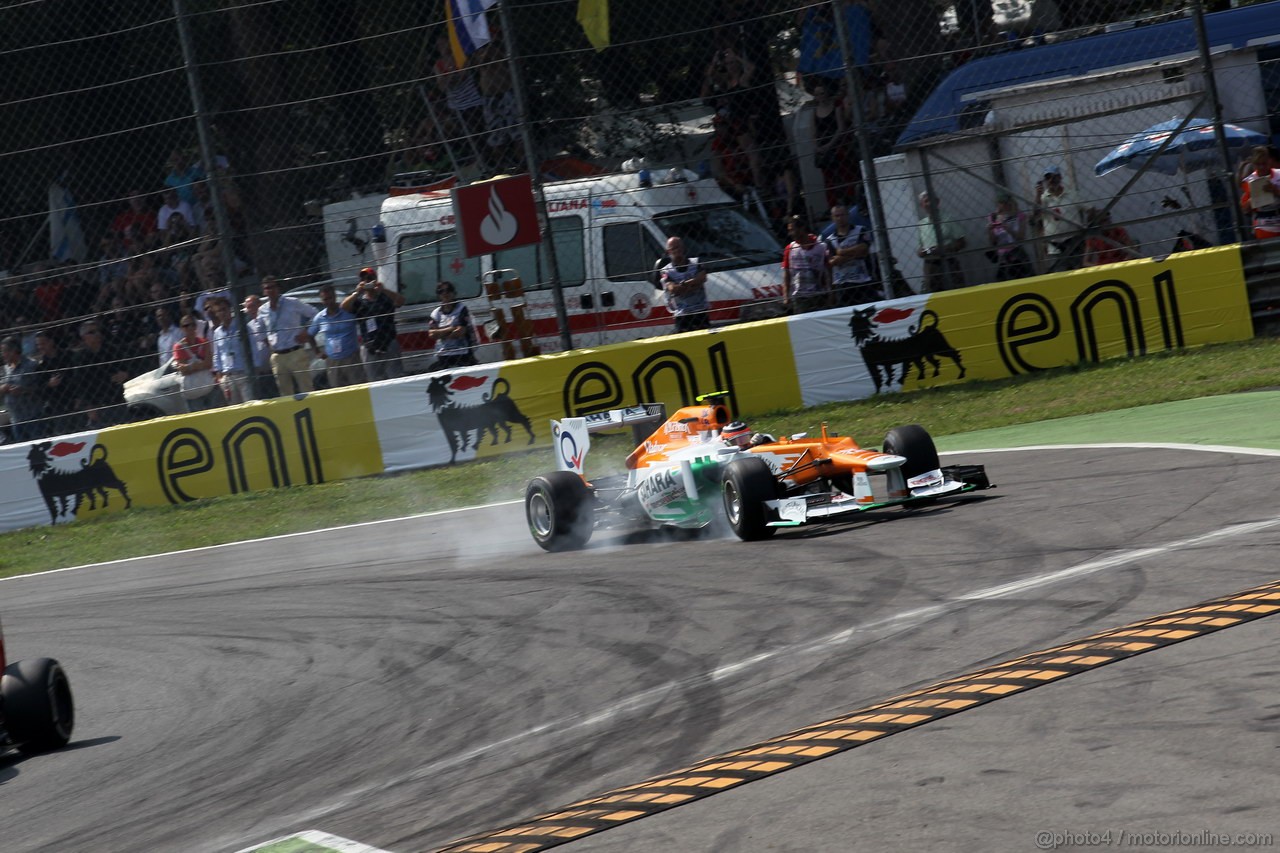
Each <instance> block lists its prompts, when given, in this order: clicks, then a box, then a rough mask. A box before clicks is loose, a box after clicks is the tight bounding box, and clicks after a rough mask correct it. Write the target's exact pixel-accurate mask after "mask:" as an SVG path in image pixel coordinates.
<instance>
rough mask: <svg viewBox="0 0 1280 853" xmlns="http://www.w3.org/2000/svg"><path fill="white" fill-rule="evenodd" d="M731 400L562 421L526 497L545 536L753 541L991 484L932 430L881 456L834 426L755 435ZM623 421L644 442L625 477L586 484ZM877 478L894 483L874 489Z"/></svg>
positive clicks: (560, 547)
mask: <svg viewBox="0 0 1280 853" xmlns="http://www.w3.org/2000/svg"><path fill="white" fill-rule="evenodd" d="M726 396H727V395H725V394H723V393H715V394H707V395H704V396H702V397H699V398H698V400H697V402H698V405H696V406H686V407H684V408H682V409H680V410H679V411H677V412H676V413H675V414H674V415H673V416H672V417H670V418H667V417H666V415H665V411H664V407H663V406H662V405H661V404H653V403H649V404H644V405H640V406H633V407H631V408H626V409H613V410H611V411H608V412H599V413H597V414H593V415H589V416H587V417H585V418H566V419H565V420H563V421H552V422H551V431H552V437H553V441H554V444H555V451H556V457H557V461H558V463H559V469H560V470H557V471H553V472H551V473H549V474H546V475H544V476H541V477H535V478H534V479H533V480H532V481H531V482H530V483H529V486H528V488H527V489H526V490H525V499H524V502H525V515H526V517H527V518H528V521H529V531H530V532H531V533H532V534H533V538H534V541H536V542H537V543H538V544H539V545H540V546H541V547H542V548H544V549H545V550H547V551H564V550H571V549H575V548H581V547H582V546H583V545H585V544H586V543H587V540H589V539H590V538H591V534H592V531H593V530H595V528H597V527H624V528H631V529H637V528H645V527H673V528H683V529H686V530H701V529H704V528H708V527H711V526H713V525H715V524H716V523H718V522H719V521H720V520H721V519H723V520H724V521H725V522H727V523H728V526H729V528H730V529H732V531H733V532H734V533H735V534H737V536H738V538H740V539H743V540H746V541H752V540H759V539H767V538H768V537H770V536H772V535H773V534H774V533H775V532H776V530H777V529H778V528H779V527H795V526H798V525H802V524H807V523H811V522H815V521H821V520H825V519H830V518H833V517H838V516H842V515H845V514H847V513H853V512H863V511H866V510H870V509H878V508H881V507H888V506H907V505H912V504H916V505H918V504H922V503H931V502H933V501H936V500H938V499H939V498H946V497H952V496H955V495H960V494H963V493H965V492H971V491H974V490H976V489H988V488H991V483H990V481H989V480H988V479H987V474H986V470H985V468H984V467H983V466H981V465H952V466H948V467H945V468H944V467H942V465H941V464H939V462H938V451H937V449H936V448H935V447H934V444H933V439H932V438H930V436H929V433H928V432H926V431H925V429H924V428H923V427H920V426H917V425H914V424H913V425H910V426H901V427H896V428H895V429H892V430H890V431H889V434H888V435H887V436H885V440H884V449H883V450H882V451H881V450H875V449H870V448H861V447H859V446H858V445H857V444H856V443H854V440H853V439H852V438H849V437H842V436H834V435H830V434H829V433H828V432H827V425H826V424H823V425H822V433H821V436H820V437H819V438H809V437H807V436H806V435H804V434H801V435H794V436H791V437H790V438H781V439H775V438H773V437H772V436H767V435H754V436H753V435H751V434H750V433H749V431H748V430H747V429H746V427H745V425H743V424H740V423H732V422H730V420H729V410H728V409H727V408H726V406H725V404H724V400H725V398H726ZM654 424H657V425H658V427H657V429H654V430H653V431H652V433H650V434H648V435H647V436H646V434H645V433H646V431H647V430H648V429H649V428H650V427H652V425H654ZM623 426H630V427H631V428H632V434H633V436H634V438H635V441H636V445H637V446H636V449H635V450H633V451H632V452H631V454H630V455H629V456H628V457H627V459H626V468H627V471H626V473H625V474H622V475H618V476H616V477H609V478H602V479H598V480H588V479H586V478H585V477H584V476H583V473H582V463H583V460H584V458H585V457H586V453H587V449H588V448H589V446H590V434H591V433H593V432H598V431H600V430H605V429H617V428H618V427H623ZM872 475H883V477H884V482H883V483H882V484H878V485H879V488H877V489H874V490H873V489H872V485H871V476H872Z"/></svg>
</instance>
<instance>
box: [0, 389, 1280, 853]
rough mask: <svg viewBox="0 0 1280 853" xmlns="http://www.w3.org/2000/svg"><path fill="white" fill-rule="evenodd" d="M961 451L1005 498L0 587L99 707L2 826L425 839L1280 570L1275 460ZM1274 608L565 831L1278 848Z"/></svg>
mask: <svg viewBox="0 0 1280 853" xmlns="http://www.w3.org/2000/svg"><path fill="white" fill-rule="evenodd" d="M1278 408H1280V397H1278V396H1277V395H1276V394H1275V393H1271V392H1269V393H1261V394H1250V395H1238V396H1233V397H1230V398H1217V399H1216V400H1212V401H1202V402H1200V403H1198V404H1195V405H1191V404H1173V405H1171V406H1170V407H1152V408H1151V409H1149V410H1147V411H1143V412H1136V413H1120V414H1118V415H1117V416H1116V418H1115V419H1114V420H1112V421H1111V424H1112V427H1108V426H1107V423H1106V421H1105V419H1093V420H1090V421H1089V422H1088V423H1087V424H1084V423H1082V422H1080V421H1076V422H1075V424H1074V426H1073V425H1072V424H1068V423H1065V422H1057V423H1055V424H1052V425H1048V426H1047V427H1046V428H1045V429H1044V430H1040V431H1032V432H1023V433H1020V434H1014V435H1011V434H1007V433H1006V434H1005V435H1004V436H1003V437H1002V438H1003V439H1004V441H1006V442H1007V443H1009V444H1013V445H1017V444H1026V445H1036V444H1041V443H1048V442H1049V441H1057V440H1062V439H1061V438H1060V437H1059V436H1058V435H1055V434H1053V431H1054V429H1056V428H1059V427H1060V428H1061V429H1062V431H1063V432H1064V433H1066V434H1069V435H1070V440H1071V441H1075V442H1081V443H1095V442H1113V441H1135V440H1138V439H1137V438H1131V437H1128V436H1127V434H1126V430H1128V429H1129V427H1130V425H1131V424H1133V423H1139V424H1141V423H1142V422H1145V424H1146V427H1145V431H1144V432H1143V435H1142V436H1141V440H1143V441H1163V442H1187V443H1199V444H1212V445H1224V446H1225V445H1234V444H1237V443H1243V442H1244V441H1248V443H1250V444H1252V445H1253V446H1256V447H1263V446H1269V447H1271V448H1277V447H1280V428H1277V427H1276V426H1275V425H1276V424H1277V423H1280V419H1278V418H1277V417H1276V413H1277V409H1278ZM1086 427H1087V429H1086ZM1109 429H1110V430H1111V432H1108V430H1109ZM1258 432H1261V433H1263V435H1261V436H1258V435H1256V433H1258ZM1045 436H1048V438H1046V437H1045ZM1242 436H1243V438H1242ZM969 440H970V437H958V438H955V439H948V440H945V441H942V442H940V444H941V445H942V447H943V449H947V448H949V447H952V446H957V445H963V444H964V443H965V442H967V441H969ZM975 440H976V441H977V443H978V444H979V445H980V446H991V445H992V444H993V443H995V441H994V439H993V437H992V436H990V435H988V436H978V437H977V438H976V439H975ZM952 461H975V462H976V461H980V462H983V463H985V464H986V465H987V466H988V470H989V472H990V473H991V475H992V479H993V481H994V482H996V483H998V485H999V488H998V489H996V490H994V491H992V492H985V493H980V494H979V495H975V496H971V497H970V498H968V499H966V500H963V501H961V502H958V503H956V504H952V505H939V506H937V507H936V508H930V509H927V510H923V511H918V512H915V513H905V512H901V511H892V512H886V513H882V514H881V515H880V516H877V519H872V518H871V517H870V516H867V517H863V518H860V519H858V520H856V521H852V522H847V523H841V524H836V525H830V526H825V527H816V528H810V529H803V530H798V531H784V532H782V533H780V534H779V535H778V536H777V537H776V538H775V539H774V540H772V541H770V542H766V543H756V544H745V543H740V542H738V541H736V540H695V541H673V540H670V539H667V538H665V537H661V536H654V537H648V536H646V537H632V538H631V540H630V541H624V540H622V539H619V538H618V537H616V536H600V537H599V538H598V540H596V541H593V543H592V544H593V547H591V548H589V549H588V550H586V551H583V552H581V553H578V554H573V555H560V556H552V555H547V554H543V553H542V552H541V551H539V550H538V549H537V548H536V547H535V546H534V545H533V544H532V542H531V541H530V540H529V538H528V534H527V532H526V531H525V530H524V525H523V519H522V510H521V508H520V507H519V506H516V505H505V506H496V507H490V508H485V509H477V510H470V511H463V512H456V513H450V514H442V515H435V516H431V517H429V518H419V519H409V520H402V521H395V522H387V523H382V524H373V525H365V526H361V527H357V528H349V529H343V530H335V531H325V532H318V533H314V534H307V535H299V536H293V537H287V538H283V539H276V540H269V541H262V542H257V543H244V544H239V545H232V546H226V547H223V548H218V549H206V550H201V551H196V552H189V553H186V554H181V555H166V556H159V557H156V558H150V559H141V560H131V561H124V562H120V563H114V564H109V565H103V566H95V567H89V568H85V569H80V570H74V571H65V572H58V573H50V574H46V575H41V576H34V577H27V578H18V579H13V580H9V581H4V582H0V611H2V612H3V618H4V627H5V632H6V637H7V640H8V647H9V656H10V658H11V659H16V658H23V657H35V656H41V655H48V656H51V657H56V658H59V659H60V660H61V661H62V662H63V664H64V665H65V666H66V668H67V670H68V672H69V674H70V676H71V680H72V685H73V688H74V690H75V692H76V697H77V702H78V706H79V719H78V722H77V730H76V738H75V740H74V741H73V743H72V745H71V746H70V747H69V748H67V749H65V750H63V751H60V752H58V753H54V754H50V755H43V756H36V757H29V758H27V757H21V756H8V757H4V758H0V849H3V850H4V851H6V853H34V852H35V851H41V853H45V851H57V853H63V851H66V852H67V853H75V851H94V853H101V851H212V852H213V853H230V851H236V850H240V849H243V848H246V847H250V846H252V845H255V844H260V843H262V842H264V841H266V840H268V839H272V838H276V837H279V836H283V835H288V834H290V833H295V832H300V831H303V830H309V829H319V830H323V831H325V832H329V833H332V834H334V835H337V836H342V837H345V838H349V839H356V840H359V841H361V842H363V843H365V844H368V845H373V846H376V847H379V848H383V849H386V850H390V851H395V853H410V851H420V850H429V849H433V848H436V847H440V846H443V845H445V844H447V843H448V842H451V841H453V840H455V839H457V838H459V837H461V836H464V835H467V834H470V833H476V832H482V831H485V830H491V829H494V828H496V827H498V826H501V825H503V824H506V823H511V822H516V821H520V820H522V819H525V818H528V817H530V816H533V815H536V814H539V813H545V812H549V811H553V810H555V809H557V808H558V807H560V806H563V805H565V804H569V803H572V802H574V801H576V800H579V799H582V798H584V797H589V796H591V795H594V794H598V793H600V792H603V791H608V790H610V789H613V788H617V787H619V786H624V785H630V784H634V783H637V782H640V781H642V780H644V779H647V778H650V777H653V776H655V775H657V774H663V773H669V772H671V771H673V770H675V769H677V768H682V767H686V766H687V765H689V764H691V763H693V762H696V761H699V760H701V759H705V758H708V757H711V756H715V755H719V754H722V753H725V752H728V751H731V750H735V749H738V748H741V747H744V746H747V745H751V744H756V743H759V742H761V741H763V740H766V739H768V738H771V737H774V736H777V735H781V734H784V733H786V732H790V731H792V730H794V729H797V728H798V727H801V726H807V725H811V724H814V723H818V722H820V721H823V720H827V719H830V718H833V717H836V716H839V715H841V714H844V713H846V712H849V711H850V710H853V709H859V708H863V707H865V706H867V705H870V704H872V703H875V702H881V701H884V700H886V699H889V698H892V697H895V696H899V695H901V694H903V693H905V692H908V691H911V690H913V689H916V688H919V687H921V686H923V685H927V684H930V683H933V682H936V681H939V680H940V679H944V678H948V677H952V676H957V675H962V674H964V673H967V672H971V671H973V670H978V669H982V668H984V667H988V666H990V665H992V664H995V663H998V662H1001V661H1004V660H1007V659H1009V658H1013V657H1016V656H1019V655H1023V654H1027V653H1031V652H1035V651H1038V650H1043V649H1047V648H1049V647H1053V646H1056V645H1058V644H1061V643H1064V642H1067V641H1070V640H1073V639H1076V638H1079V637H1083V636H1086V635H1090V634H1093V633H1096V632H1098V631H1102V630H1105V629H1109V628H1113V627H1117V626H1122V625H1126V624H1128V623H1131V622H1134V621H1135V620H1139V619H1144V618H1146V617H1150V616H1155V615H1158V614H1162V613H1166V612H1169V611H1173V610H1177V609H1179V608H1184V607H1188V606H1191V605H1194V604H1196V603H1198V602H1201V601H1204V600H1207V599H1211V598H1215V597H1218V596H1222V595H1225V594H1228V593H1233V592H1237V591H1239V590H1245V589H1249V588H1251V587H1255V586H1258V585H1260V584H1265V583H1269V582H1272V581H1275V580H1277V579H1280V569H1278V568H1277V561H1276V559H1275V554H1276V552H1277V546H1280V456H1278V455H1276V454H1275V453H1272V454H1270V455H1263V454H1257V453H1251V452H1246V451H1242V450H1214V451H1210V452H1203V451H1191V450H1186V449H1180V448H1164V447H1137V448H1134V447H1107V448H1056V449H1022V450H1013V451H1006V452H995V453H983V454H976V453H973V454H967V453H962V454H959V455H957V456H955V457H953V459H952ZM1278 627H1280V616H1277V617H1269V618H1261V619H1258V620H1257V621H1254V622H1250V623H1248V624H1244V625H1240V626H1238V627H1232V628H1228V629H1226V630H1222V631H1219V632H1217V633H1213V634H1210V635H1208V636H1203V637H1199V638H1196V639H1192V640H1189V641H1186V642H1183V643H1181V644H1178V645H1174V646H1171V647H1169V648H1164V649H1160V650H1157V651H1152V652H1150V653H1147V654H1142V655H1139V656H1136V657H1133V658H1131V659H1128V660H1125V661H1122V662H1120V663H1115V664H1113V665H1110V666H1106V667H1103V668H1100V669H1096V670H1091V671H1087V672H1084V673H1082V674H1079V675H1075V676H1072V677H1070V678H1066V679H1063V680H1061V681H1057V682H1054V683H1052V684H1047V685H1045V686H1043V687H1039V688H1037V689H1035V690H1032V691H1030V692H1027V693H1023V694H1019V695H1013V696H1009V697H1007V698H1003V699H1000V700H998V701H994V702H991V703H990V704H986V705H983V706H981V707H977V708H974V709H971V710H968V711H964V712H961V713H958V714H955V715H954V716H949V717H946V718H944V719H941V720H938V721H937V722H932V723H929V724H926V725H923V726H920V727H918V728H915V729H911V730H909V731H904V732H901V733H899V734H895V735H893V736H890V737H886V738H883V739H880V740H876V741H874V742H872V743H868V744H866V745H864V746H861V747H859V748H856V749H853V750H850V751H848V752H844V753H841V754H838V755H834V756H832V757H830V758H826V759H823V760H819V761H816V762H814V763H811V764H808V765H806V766H804V767H800V768H798V769H794V770H790V771H788V772H785V773H781V774H779V775H774V776H770V777H768V778H764V779H762V780H760V781H756V782H751V783H749V784H745V785H741V786H739V787H735V788H733V789H732V790H728V791H725V792H723V793H720V794H717V795H715V796H710V797H708V798H706V799H702V800H699V801H697V802H694V803H691V804H690V805H687V806H682V807H679V808H673V809H671V810H669V811H665V812H662V813H660V814H657V815H654V816H651V817H646V818H644V819H641V820H636V821H634V822H631V823H627V824H625V825H622V826H619V827H616V828H614V829H610V830H609V831H606V832H601V833H599V834H595V835H590V836H587V837H585V838H582V839H580V840H577V841H574V842H571V843H570V844H569V845H568V846H566V848H565V849H567V850H573V851H576V853H583V851H605V850H608V851H613V850H617V851H636V850H664V851H665V850H673V851H713V850H714V851H757V850H770V851H811V850H818V851H825V850H831V851H843V850H869V851H888V850H925V849H935V850H973V851H991V850H1010V851H1020V850H1036V849H1044V848H1045V847H1047V846H1055V845H1056V846H1058V847H1059V849H1069V848H1070V847H1072V846H1073V845H1072V843H1071V842H1084V843H1083V844H1080V843H1076V844H1074V846H1075V847H1076V848H1077V849H1083V848H1084V847H1085V846H1108V845H1107V844H1103V843H1102V842H1103V839H1104V837H1105V838H1108V839H1114V841H1113V842H1111V843H1110V846H1122V844H1124V845H1125V846H1127V848H1128V849H1171V847H1172V846H1174V844H1173V843H1160V842H1162V841H1164V842H1174V841H1177V842H1179V844H1178V846H1179V849H1221V847H1222V845H1221V844H1199V845H1197V844H1195V843H1193V842H1195V841H1196V840H1197V839H1199V840H1201V841H1204V840H1206V839H1208V840H1212V841H1218V840H1220V837H1228V836H1232V837H1234V836H1237V835H1240V834H1244V833H1259V834H1264V835H1265V834H1268V833H1269V834H1270V837H1271V844H1270V846H1272V847H1274V846H1277V845H1280V817H1277V813H1276V809H1275V802H1276V795H1275V794H1276V784H1275V768H1276V766H1277V759H1278V758H1280V754H1278V752H1277V750H1278V748H1280V700H1277V698H1276V695H1277V694H1276V690H1275V684H1276V677H1277V675H1280V659H1278V655H1277V648H1278V644H1277V642H1276V641H1277V628H1278ZM1108 832H1110V833H1112V835H1111V836H1104V834H1105V833H1108ZM1041 833H1047V835H1039V834H1041ZM1161 833H1163V834H1164V835H1163V836H1161V835H1160V834H1161ZM1197 833H1199V835H1197ZM1207 833H1211V834H1212V835H1207ZM1091 834H1092V835H1091ZM1144 834H1146V835H1145V836H1144ZM1144 841H1150V842H1151V843H1149V844H1147V843H1142V842H1144ZM1115 842H1120V843H1115ZM1135 842H1136V843H1135ZM1263 849H1267V847H1266V846H1263Z"/></svg>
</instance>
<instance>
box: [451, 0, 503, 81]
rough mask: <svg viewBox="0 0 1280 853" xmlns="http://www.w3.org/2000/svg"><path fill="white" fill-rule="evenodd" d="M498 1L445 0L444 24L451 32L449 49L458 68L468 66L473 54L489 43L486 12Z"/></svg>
mask: <svg viewBox="0 0 1280 853" xmlns="http://www.w3.org/2000/svg"><path fill="white" fill-rule="evenodd" d="M497 2H498V0H445V4H444V22H445V28H446V29H447V30H448V32H449V48H450V49H451V50H452V51H453V61H454V62H455V63H457V65H458V67H459V68H461V67H462V66H464V65H466V64H467V60H469V59H470V58H471V54H473V53H475V52H476V51H477V50H479V49H480V48H482V47H484V46H485V45H486V44H488V43H489V19H488V18H486V17H485V14H484V13H485V11H486V10H488V9H491V8H492V7H493V6H494V5H495V4H496V3H497Z"/></svg>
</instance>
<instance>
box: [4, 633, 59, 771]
mask: <svg viewBox="0 0 1280 853" xmlns="http://www.w3.org/2000/svg"><path fill="white" fill-rule="evenodd" d="M0 667H3V671H4V675H2V676H0V754H3V753H5V752H8V751H9V750H11V749H17V750H19V751H21V752H23V753H26V754H31V753H35V752H47V751H49V750H51V749H59V748H61V747H64V746H66V745H67V742H68V741H69V740H71V729H72V727H73V726H74V725H75V716H76V715H75V703H74V702H73V701H72V699H71V684H70V682H68V681H67V674H66V673H65V672H63V671H62V666H61V665H60V664H59V663H58V662H57V661H56V660H53V659H51V658H32V659H31V660H20V661H14V662H13V663H7V661H6V658H5V656H4V634H3V632H0Z"/></svg>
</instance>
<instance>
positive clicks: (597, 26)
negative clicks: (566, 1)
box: [578, 0, 609, 51]
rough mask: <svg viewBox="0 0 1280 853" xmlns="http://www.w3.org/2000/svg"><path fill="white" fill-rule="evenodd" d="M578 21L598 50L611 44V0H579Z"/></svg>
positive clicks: (588, 39)
mask: <svg viewBox="0 0 1280 853" xmlns="http://www.w3.org/2000/svg"><path fill="white" fill-rule="evenodd" d="M578 23H579V24H581V25H582V31H583V32H584V33H586V34H587V41H589V42H591V46H592V47H594V48H595V49H596V50H597V51H600V50H604V49H605V48H606V47H608V46H609V0H578Z"/></svg>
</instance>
